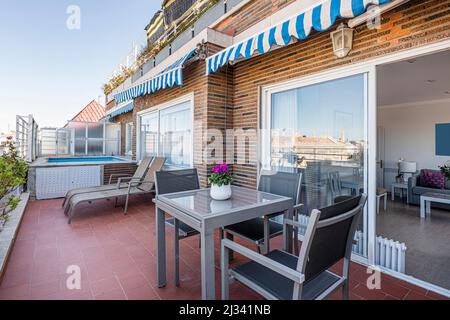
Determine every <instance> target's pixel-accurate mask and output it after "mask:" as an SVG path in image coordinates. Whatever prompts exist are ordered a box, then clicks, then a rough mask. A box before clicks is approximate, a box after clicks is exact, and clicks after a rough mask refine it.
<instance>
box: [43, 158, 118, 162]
mask: <svg viewBox="0 0 450 320" xmlns="http://www.w3.org/2000/svg"><path fill="white" fill-rule="evenodd" d="M122 161H125V160H124V159H121V158H117V157H85V158H82V157H79V158H49V159H48V163H74V162H88V163H98V162H122Z"/></svg>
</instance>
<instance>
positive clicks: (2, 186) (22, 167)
mask: <svg viewBox="0 0 450 320" xmlns="http://www.w3.org/2000/svg"><path fill="white" fill-rule="evenodd" d="M27 174H28V165H27V163H26V162H25V161H24V160H22V159H20V158H19V156H18V155H17V150H16V148H15V146H14V143H13V141H12V137H8V138H7V144H6V152H5V153H4V154H3V155H1V156H0V231H1V230H2V229H3V227H4V225H5V224H6V222H7V221H8V218H9V213H10V212H11V211H12V210H14V209H15V208H16V207H17V206H18V204H19V202H20V193H21V187H22V186H23V185H24V184H25V181H26V177H27Z"/></svg>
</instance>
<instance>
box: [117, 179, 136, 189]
mask: <svg viewBox="0 0 450 320" xmlns="http://www.w3.org/2000/svg"><path fill="white" fill-rule="evenodd" d="M141 180H142V179H141V178H133V177H128V178H119V180H117V189H120V185H121V184H122V183H126V184H127V185H131V184H133V183H141Z"/></svg>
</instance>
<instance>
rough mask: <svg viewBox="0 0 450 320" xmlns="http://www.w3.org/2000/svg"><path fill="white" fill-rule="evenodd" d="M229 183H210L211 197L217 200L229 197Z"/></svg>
mask: <svg viewBox="0 0 450 320" xmlns="http://www.w3.org/2000/svg"><path fill="white" fill-rule="evenodd" d="M231 193H232V191H231V185H223V186H220V187H219V186H218V185H215V184H213V185H211V198H213V199H214V200H218V201H224V200H228V199H230V198H231Z"/></svg>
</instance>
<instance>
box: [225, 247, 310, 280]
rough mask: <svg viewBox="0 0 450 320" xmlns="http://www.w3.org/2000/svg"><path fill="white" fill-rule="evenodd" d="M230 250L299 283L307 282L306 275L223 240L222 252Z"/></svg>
mask: <svg viewBox="0 0 450 320" xmlns="http://www.w3.org/2000/svg"><path fill="white" fill-rule="evenodd" d="M225 248H228V249H230V250H232V251H234V252H237V253H240V254H241V255H243V256H245V257H247V258H248V259H250V260H252V261H254V262H256V263H258V264H260V265H262V266H264V267H266V268H269V269H270V270H272V271H274V272H276V273H278V274H280V275H282V276H284V277H286V278H288V279H290V280H292V281H294V282H296V283H298V284H302V283H303V282H305V275H304V274H303V273H300V272H298V271H297V270H294V269H291V268H289V267H286V266H285V265H284V264H281V263H278V262H276V261H274V260H272V259H269V258H267V257H266V256H263V255H261V254H259V253H257V252H255V251H253V250H250V249H248V248H246V247H244V246H241V245H240V244H237V243H236V242H233V241H231V240H228V239H223V240H222V250H224V249H225Z"/></svg>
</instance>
